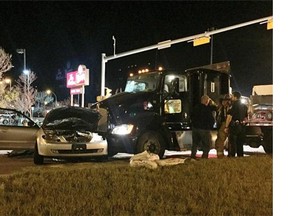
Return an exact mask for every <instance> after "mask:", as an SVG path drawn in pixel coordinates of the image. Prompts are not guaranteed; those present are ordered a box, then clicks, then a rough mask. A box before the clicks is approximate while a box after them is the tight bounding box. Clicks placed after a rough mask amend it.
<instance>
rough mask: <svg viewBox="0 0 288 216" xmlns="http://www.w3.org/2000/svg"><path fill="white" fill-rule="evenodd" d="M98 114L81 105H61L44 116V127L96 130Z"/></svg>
mask: <svg viewBox="0 0 288 216" xmlns="http://www.w3.org/2000/svg"><path fill="white" fill-rule="evenodd" d="M99 119H100V114H99V113H98V112H97V111H95V110H91V109H86V108H81V107H61V108H57V109H54V110H51V111H50V112H49V113H48V114H47V115H46V117H45V119H44V121H43V124H42V127H43V128H44V129H61V130H74V129H77V130H88V131H97V124H98V121H99Z"/></svg>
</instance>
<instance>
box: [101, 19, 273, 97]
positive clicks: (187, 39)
mask: <svg viewBox="0 0 288 216" xmlns="http://www.w3.org/2000/svg"><path fill="white" fill-rule="evenodd" d="M272 19H273V16H269V17H264V18H260V19H256V20H252V21H249V22H244V23H240V24H237V25H233V26H229V27H225V28H221V29H216V30H213V31H208V32H204V33H201V34H196V35H192V36H188V37H184V38H180V39H176V40H166V41H162V42H159V43H157V44H155V45H151V46H147V47H143V48H139V49H135V50H131V51H127V52H122V53H119V54H114V55H111V56H106V54H105V53H102V64H101V96H104V94H105V64H106V62H108V61H110V60H114V59H117V58H122V57H125V56H128V55H133V54H137V53H141V52H145V51H149V50H153V49H158V50H160V49H165V48H169V47H171V45H173V44H177V43H182V42H188V43H189V42H193V40H195V39H199V38H202V37H209V36H210V35H214V34H219V33H222V32H226V31H230V30H233V29H237V28H242V27H245V26H249V25H253V24H256V23H260V24H262V23H267V22H269V21H272Z"/></svg>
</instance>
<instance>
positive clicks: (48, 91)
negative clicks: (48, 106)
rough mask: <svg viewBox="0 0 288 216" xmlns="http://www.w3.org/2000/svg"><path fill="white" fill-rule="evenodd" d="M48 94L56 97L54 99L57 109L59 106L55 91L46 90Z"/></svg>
mask: <svg viewBox="0 0 288 216" xmlns="http://www.w3.org/2000/svg"><path fill="white" fill-rule="evenodd" d="M46 93H47V94H48V95H50V94H53V95H54V97H55V107H56V106H58V102H57V96H56V94H55V93H54V92H53V91H51V90H50V89H47V90H46Z"/></svg>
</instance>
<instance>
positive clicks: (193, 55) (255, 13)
mask: <svg viewBox="0 0 288 216" xmlns="http://www.w3.org/2000/svg"><path fill="white" fill-rule="evenodd" d="M271 15H273V6H272V1H237V2H235V1H233V2H232V1H221V2H215V1H205V2H202V1H161V2H154V1H148V2H147V1H135V2H117V1H115V2H109V1H105V2H86V1H81V2H77V1H75V2H57V1H56V2H37V1H34V2H32V1H30V2H0V28H1V33H0V46H1V47H2V48H4V49H5V51H6V52H7V53H10V54H12V64H13V65H14V68H13V69H12V70H11V71H9V72H7V73H5V74H4V76H10V77H12V78H13V79H16V78H17V77H18V76H19V75H20V73H21V72H22V70H23V55H20V54H17V53H16V49H17V48H25V49H26V54H27V68H30V69H31V70H32V71H34V72H35V73H36V75H37V76H38V78H37V80H36V81H35V85H36V86H37V88H38V90H39V91H42V90H45V89H47V88H50V89H52V90H53V91H54V92H55V93H56V94H57V96H58V97H59V99H64V98H68V97H69V91H68V89H66V88H60V87H59V85H60V84H61V82H59V81H55V77H56V74H57V71H58V70H60V71H64V70H65V68H67V62H70V63H71V66H70V69H71V70H72V71H73V70H77V67H78V65H79V64H84V65H86V67H87V68H89V69H90V86H89V87H86V95H85V101H86V102H95V97H96V96H97V95H100V82H101V76H100V70H101V53H106V55H107V56H109V55H112V54H113V40H112V36H113V35H114V36H115V38H116V54H117V53H121V52H126V51H129V50H134V49H138V48H142V47H146V46H149V45H154V44H157V43H158V42H161V41H165V40H169V39H171V40H175V39H178V38H183V37H187V36H192V35H195V34H199V33H203V32H205V31H207V30H208V28H212V27H214V28H218V29H220V28H223V27H228V26H231V25H235V24H240V23H243V22H247V21H251V20H255V19H259V18H263V17H267V16H271ZM272 32H273V31H272V30H266V24H263V25H260V24H254V25H251V26H248V27H244V28H240V29H236V30H232V31H228V32H224V33H220V34H217V35H214V36H213V42H214V43H213V44H214V46H213V63H216V62H222V61H230V63H231V72H232V83H231V84H232V87H233V89H234V90H239V91H241V92H242V94H243V95H247V96H249V94H250V93H251V90H252V86H253V85H256V84H271V83H272V77H273V71H272V70H273V65H272V55H273V53H272V51H273V48H272V34H273V33H272ZM210 46H211V44H206V45H202V46H198V47H193V43H186V42H183V43H179V44H175V45H172V46H171V48H169V49H163V50H151V51H147V52H144V53H141V54H136V55H132V56H128V57H124V58H120V59H117V60H113V61H109V62H108V63H107V64H106V86H107V87H110V88H112V89H114V90H115V89H116V88H119V87H123V85H124V83H125V80H126V78H127V75H128V73H129V72H130V71H137V70H138V69H139V68H146V67H149V68H150V69H153V68H155V67H157V66H159V65H161V66H163V67H164V68H170V69H179V70H185V69H187V68H192V67H197V66H201V65H206V64H209V63H210Z"/></svg>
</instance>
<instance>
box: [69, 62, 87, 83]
mask: <svg viewBox="0 0 288 216" xmlns="http://www.w3.org/2000/svg"><path fill="white" fill-rule="evenodd" d="M84 85H89V70H88V69H86V67H85V66H83V65H80V66H79V67H78V70H77V71H73V72H69V73H67V74H66V86H67V88H74V87H77V86H84Z"/></svg>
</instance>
